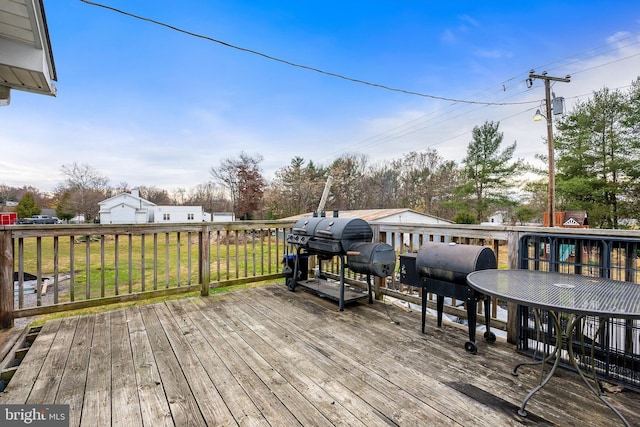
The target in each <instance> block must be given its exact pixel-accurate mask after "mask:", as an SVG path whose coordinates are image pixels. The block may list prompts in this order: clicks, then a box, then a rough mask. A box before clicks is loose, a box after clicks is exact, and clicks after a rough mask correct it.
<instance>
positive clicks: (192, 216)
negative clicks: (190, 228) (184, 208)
mask: <svg viewBox="0 0 640 427" xmlns="http://www.w3.org/2000/svg"><path fill="white" fill-rule="evenodd" d="M193 219H194V215H193V214H192V213H190V214H187V220H188V221H193Z"/></svg>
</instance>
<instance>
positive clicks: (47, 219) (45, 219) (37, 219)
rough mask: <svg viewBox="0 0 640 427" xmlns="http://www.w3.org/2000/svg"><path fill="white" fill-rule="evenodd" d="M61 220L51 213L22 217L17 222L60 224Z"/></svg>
mask: <svg viewBox="0 0 640 427" xmlns="http://www.w3.org/2000/svg"><path fill="white" fill-rule="evenodd" d="M59 221H60V220H59V219H58V218H56V217H53V216H49V215H33V216H32V217H31V218H20V219H19V220H18V221H16V224H58V222H59Z"/></svg>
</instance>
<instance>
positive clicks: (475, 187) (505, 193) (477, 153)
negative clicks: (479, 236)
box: [455, 122, 523, 223]
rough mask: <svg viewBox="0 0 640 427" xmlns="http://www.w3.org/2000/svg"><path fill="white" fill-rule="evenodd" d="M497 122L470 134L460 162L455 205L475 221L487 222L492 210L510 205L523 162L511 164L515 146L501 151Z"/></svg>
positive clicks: (474, 129)
mask: <svg viewBox="0 0 640 427" xmlns="http://www.w3.org/2000/svg"><path fill="white" fill-rule="evenodd" d="M499 126H500V123H499V122H495V123H494V122H485V123H484V124H483V125H482V126H476V127H474V128H473V131H472V140H471V142H470V143H469V145H468V147H467V156H466V157H465V158H464V159H462V175H463V180H464V183H463V184H462V185H459V186H458V187H456V189H455V194H456V195H457V196H458V200H457V201H456V202H457V203H458V205H459V207H460V208H461V209H463V210H468V209H470V210H471V211H472V212H473V213H474V216H475V218H476V221H477V222H478V223H479V222H482V221H484V220H486V219H487V217H488V216H489V214H490V210H491V209H496V208H498V207H502V206H507V205H513V204H514V202H513V200H512V197H510V192H511V190H512V189H513V187H514V186H515V185H516V182H515V178H516V177H517V176H518V175H519V174H520V173H521V172H522V170H523V169H522V168H523V162H522V161H521V160H516V161H513V153H514V152H515V149H516V143H515V142H514V143H513V144H511V145H509V146H508V147H506V148H505V149H504V150H502V151H500V146H501V145H502V139H503V134H502V132H499V131H498V128H499Z"/></svg>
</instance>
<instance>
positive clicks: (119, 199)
mask: <svg viewBox="0 0 640 427" xmlns="http://www.w3.org/2000/svg"><path fill="white" fill-rule="evenodd" d="M114 202H115V203H114ZM119 203H124V204H126V205H127V206H132V207H140V206H142V205H144V206H156V204H155V203H153V202H150V201H148V200H147V199H143V198H142V197H138V196H134V195H133V194H130V193H120V194H116V195H115V196H113V197H109V198H108V199H105V200H103V201H101V202H98V205H100V206H110V205H117V204H119Z"/></svg>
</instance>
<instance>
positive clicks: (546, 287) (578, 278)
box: [467, 270, 640, 426]
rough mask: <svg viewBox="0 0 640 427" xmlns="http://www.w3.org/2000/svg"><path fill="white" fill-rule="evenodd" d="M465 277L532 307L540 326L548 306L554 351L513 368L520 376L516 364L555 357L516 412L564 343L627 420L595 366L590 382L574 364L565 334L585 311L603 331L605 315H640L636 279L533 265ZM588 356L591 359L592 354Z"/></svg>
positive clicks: (492, 292)
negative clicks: (548, 269) (556, 270)
mask: <svg viewBox="0 0 640 427" xmlns="http://www.w3.org/2000/svg"><path fill="white" fill-rule="evenodd" d="M467 282H468V284H469V286H470V287H472V288H473V289H475V290H476V291H478V292H481V293H483V294H485V295H489V296H492V297H496V298H498V299H501V300H505V301H509V302H513V303H517V304H520V305H523V306H528V307H531V308H533V309H534V310H535V313H536V323H537V324H538V325H537V326H538V327H539V328H543V326H542V325H541V322H540V311H541V310H545V311H547V312H548V313H549V315H550V317H551V318H552V319H553V322H554V324H555V328H556V331H558V333H556V342H555V346H554V349H553V352H551V354H549V355H548V357H545V358H542V360H540V361H537V362H526V363H520V364H518V365H517V366H516V367H515V368H514V370H513V375H518V373H517V370H518V368H519V367H520V366H522V365H529V364H537V363H540V364H542V369H544V365H545V363H546V362H547V361H551V360H553V365H552V367H551V370H550V372H549V373H548V375H547V376H546V377H545V378H544V379H543V380H541V381H540V384H538V385H537V386H536V387H535V388H534V389H533V390H531V391H530V392H529V394H528V395H527V396H526V397H525V399H524V401H523V402H522V406H521V407H520V410H519V411H518V413H519V414H520V415H522V416H526V415H527V413H526V411H525V406H526V404H527V401H528V400H529V399H530V398H531V397H532V396H533V395H534V394H535V393H536V392H537V391H538V390H540V389H541V388H542V387H544V385H545V384H546V383H547V382H548V381H549V379H551V377H552V376H553V374H554V372H555V370H556V368H557V367H558V364H559V362H560V359H561V351H562V349H563V342H564V343H565V346H566V348H565V350H566V351H567V352H568V355H569V361H570V363H571V365H572V367H573V368H574V369H575V370H576V371H577V372H578V373H579V374H580V376H581V378H582V379H583V380H584V382H585V384H587V386H588V387H589V388H590V389H591V390H592V391H593V392H594V393H595V394H596V396H598V398H599V399H600V400H601V401H602V402H604V403H605V404H606V405H607V406H608V407H609V408H611V410H612V411H613V412H615V414H616V415H617V416H618V417H619V418H620V419H621V420H622V421H623V422H624V424H625V425H627V426H628V425H629V423H628V422H627V420H626V419H625V418H624V417H623V416H622V414H620V412H618V410H616V408H614V407H613V406H611V404H610V403H609V402H607V400H606V399H605V397H604V393H603V391H602V390H601V388H600V385H599V382H598V379H597V377H596V374H595V367H593V366H592V372H593V376H592V378H591V380H593V382H594V384H595V386H594V385H592V384H591V383H590V382H589V381H588V379H587V377H586V376H585V372H583V370H582V369H581V368H580V366H579V365H578V363H577V361H576V357H575V356H574V354H573V345H571V344H568V345H567V344H566V342H567V338H568V340H569V341H570V340H571V337H572V336H573V334H574V332H576V331H579V330H580V329H579V325H580V324H581V322H582V321H583V320H584V319H585V317H586V316H595V317H598V318H599V319H600V326H599V328H598V333H601V330H602V326H603V325H604V323H605V322H606V321H607V320H608V319H612V318H623V319H635V320H638V319H640V284H636V283H633V282H624V281H619V280H612V279H607V278H602V277H590V276H582V275H578V274H563V273H553V272H546V271H531V270H481V271H475V272H473V273H470V274H469V275H468V276H467ZM560 313H562V314H563V315H566V316H568V321H567V322H561V319H560ZM591 361H592V363H593V357H592V358H591Z"/></svg>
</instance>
